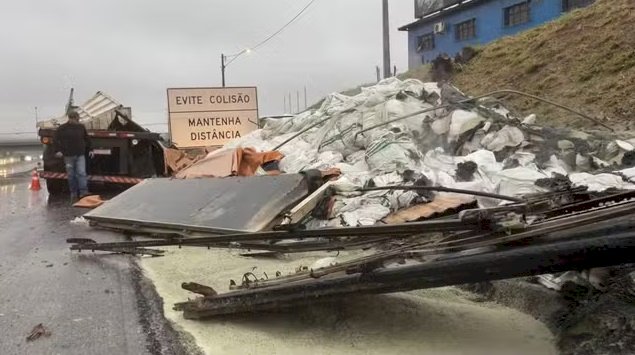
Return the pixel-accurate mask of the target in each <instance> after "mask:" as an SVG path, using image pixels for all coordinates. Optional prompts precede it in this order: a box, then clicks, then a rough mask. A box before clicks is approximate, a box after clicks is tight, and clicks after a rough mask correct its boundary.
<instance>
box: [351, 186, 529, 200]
mask: <svg viewBox="0 0 635 355" xmlns="http://www.w3.org/2000/svg"><path fill="white" fill-rule="evenodd" d="M383 190H401V191H439V192H452V193H456V194H463V195H471V196H481V197H490V198H495V199H499V200H505V201H511V202H516V203H525V202H526V201H525V200H524V199H522V198H518V197H511V196H505V195H499V194H494V193H489V192H482V191H474V190H464V189H455V188H450V187H443V186H416V185H412V186H410V185H409V186H402V185H394V186H379V187H366V188H363V189H357V190H355V191H357V192H368V191H383Z"/></svg>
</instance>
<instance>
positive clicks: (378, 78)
mask: <svg viewBox="0 0 635 355" xmlns="http://www.w3.org/2000/svg"><path fill="white" fill-rule="evenodd" d="M375 71H376V72H377V82H380V81H381V69H379V65H377V66H376V67H375Z"/></svg>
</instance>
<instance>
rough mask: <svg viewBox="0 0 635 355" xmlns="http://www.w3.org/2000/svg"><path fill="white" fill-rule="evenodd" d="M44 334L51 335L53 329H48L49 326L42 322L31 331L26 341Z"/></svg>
mask: <svg viewBox="0 0 635 355" xmlns="http://www.w3.org/2000/svg"><path fill="white" fill-rule="evenodd" d="M42 336H45V337H50V336H51V331H50V330H48V328H46V327H45V326H44V325H43V324H42V323H40V324H38V325H36V326H35V327H33V330H31V333H29V335H28V336H27V337H26V341H35V340H37V339H39V338H40V337H42Z"/></svg>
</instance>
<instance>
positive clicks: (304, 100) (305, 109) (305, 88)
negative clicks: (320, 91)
mask: <svg viewBox="0 0 635 355" xmlns="http://www.w3.org/2000/svg"><path fill="white" fill-rule="evenodd" d="M306 108H307V106H306V85H305V86H304V109H305V110H306Z"/></svg>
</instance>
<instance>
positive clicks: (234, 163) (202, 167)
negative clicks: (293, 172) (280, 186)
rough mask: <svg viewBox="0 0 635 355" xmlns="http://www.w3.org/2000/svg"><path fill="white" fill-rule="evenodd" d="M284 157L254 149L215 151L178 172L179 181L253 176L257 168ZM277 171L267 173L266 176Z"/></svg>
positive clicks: (277, 172) (272, 152) (277, 153)
mask: <svg viewBox="0 0 635 355" xmlns="http://www.w3.org/2000/svg"><path fill="white" fill-rule="evenodd" d="M283 157H284V155H282V153H280V152H277V151H270V152H257V151H256V150H255V149H254V148H237V149H234V150H225V151H215V152H212V153H210V154H208V155H207V156H206V157H205V158H203V159H201V160H199V161H197V162H196V163H194V164H192V165H191V166H189V167H187V168H185V169H183V170H181V171H179V172H178V173H177V174H176V177H177V178H179V179H192V178H201V177H225V176H254V175H256V171H257V170H258V168H259V167H260V166H261V165H263V164H266V163H269V162H272V161H280V160H281V159H282V158H283ZM279 173H280V172H279V171H270V172H267V174H268V175H275V174H279Z"/></svg>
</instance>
